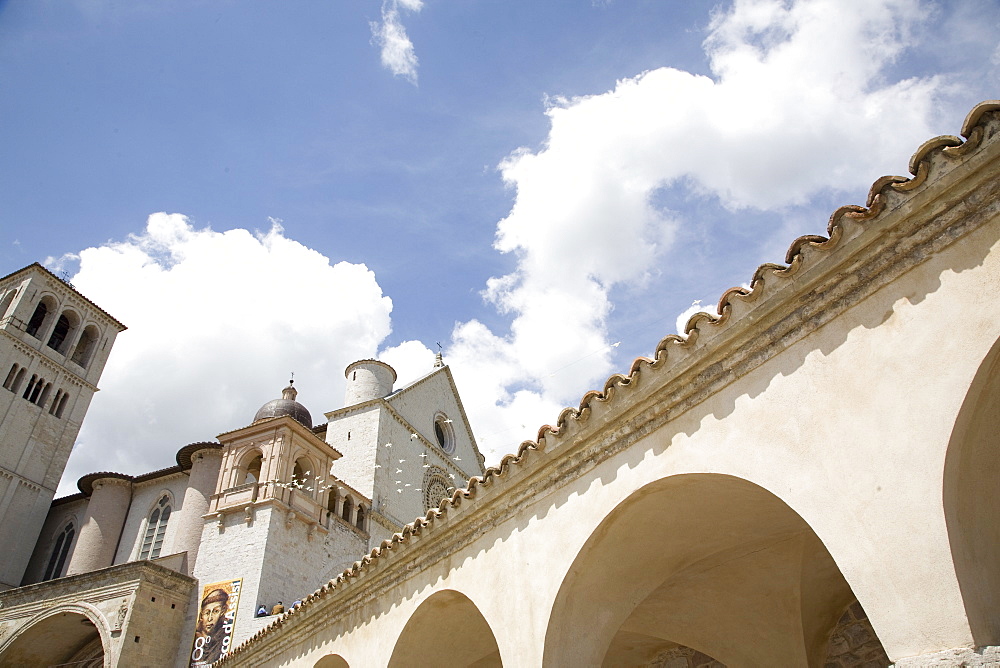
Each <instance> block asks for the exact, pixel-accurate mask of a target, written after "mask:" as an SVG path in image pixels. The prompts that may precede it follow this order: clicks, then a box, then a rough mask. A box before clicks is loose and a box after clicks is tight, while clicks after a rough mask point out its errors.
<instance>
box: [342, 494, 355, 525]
mask: <svg viewBox="0 0 1000 668" xmlns="http://www.w3.org/2000/svg"><path fill="white" fill-rule="evenodd" d="M353 511H354V501H353V500H352V499H351V497H349V496H345V497H344V509H343V511H342V512H341V515H340V516H341V518H343V520H344V521H345V522H347V523H348V524H350V522H351V513H352V512H353Z"/></svg>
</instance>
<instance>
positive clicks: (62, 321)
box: [45, 311, 80, 353]
mask: <svg viewBox="0 0 1000 668" xmlns="http://www.w3.org/2000/svg"><path fill="white" fill-rule="evenodd" d="M79 322H80V319H79V318H78V317H77V315H76V314H75V313H73V312H72V311H63V312H62V313H60V314H59V318H57V319H56V326H55V327H53V328H52V334H51V335H50V336H49V342H48V343H47V344H45V345H47V346H48V347H49V348H52V350H55V351H56V352H58V353H65V352H66V347H67V346H68V345H69V342H70V341H72V340H73V333H74V332H76V328H77V325H78V324H79Z"/></svg>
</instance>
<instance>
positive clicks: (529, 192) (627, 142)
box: [447, 0, 944, 461]
mask: <svg viewBox="0 0 1000 668" xmlns="http://www.w3.org/2000/svg"><path fill="white" fill-rule="evenodd" d="M927 15H928V14H927V11H926V10H925V7H924V5H923V4H922V3H921V2H919V1H918V0H880V1H873V0H837V1H836V2H834V1H833V0H799V1H797V2H787V1H778V0H737V1H736V2H735V3H734V4H733V5H731V6H730V7H729V8H728V9H726V10H722V11H718V12H717V13H716V14H715V15H713V17H712V20H711V22H710V25H709V30H708V36H707V38H706V40H705V42H704V48H705V53H706V56H707V58H708V62H709V63H710V67H711V72H712V77H708V76H700V75H696V74H691V73H688V72H683V71H680V70H677V69H672V68H667V67H664V68H659V69H655V70H651V71H648V72H644V73H642V74H639V75H638V76H635V77H632V78H628V79H623V80H620V81H618V82H617V85H616V86H615V87H614V89H613V90H610V91H608V92H606V93H603V94H599V95H590V96H584V97H577V98H572V99H568V100H566V99H559V98H556V99H555V100H554V101H552V100H550V102H549V103H550V106H549V108H548V110H547V112H546V113H547V114H548V116H549V119H550V122H551V127H550V131H549V134H548V137H547V139H546V141H545V143H544V145H543V146H542V147H541V148H540V149H538V150H532V149H529V148H521V149H519V150H517V151H515V152H513V153H512V154H511V155H510V156H509V157H508V158H507V159H506V160H504V161H503V162H502V163H501V165H500V171H501V174H502V176H503V179H504V181H505V182H506V183H507V184H508V185H509V186H510V187H511V188H512V189H513V190H514V191H515V193H516V195H515V200H514V204H513V206H512V208H511V210H510V213H509V214H508V215H507V216H506V217H505V218H504V219H503V220H501V221H500V222H499V224H498V226H497V235H496V242H495V247H496V248H497V249H498V250H499V251H501V252H503V253H514V254H515V255H516V257H517V267H516V269H515V270H514V271H513V272H512V273H510V274H508V275H506V276H502V277H497V278H494V279H491V280H490V281H489V283H488V285H487V287H486V290H485V292H484V295H485V297H486V299H487V300H489V301H490V302H491V303H493V304H494V305H495V306H496V308H497V309H498V311H499V312H501V313H505V314H509V315H510V316H512V324H511V327H510V330H509V332H506V333H501V334H497V333H494V332H493V331H491V330H490V329H488V328H487V327H486V326H484V325H483V324H482V323H480V322H477V321H470V322H466V323H460V324H459V325H457V326H456V328H455V331H454V333H453V340H452V342H451V345H450V347H449V349H448V351H447V357H448V359H449V360H450V362H451V364H452V366H453V368H454V370H455V373H456V376H457V377H458V380H459V387H460V389H461V390H462V391H463V393H464V395H465V396H466V397H467V404H469V405H471V406H472V407H473V409H472V410H471V411H470V412H471V413H472V419H473V422H474V426H475V427H476V429H477V433H478V434H480V441H481V445H483V446H484V449H485V450H486V451H488V452H489V455H488V459H490V460H493V461H495V460H496V458H498V457H499V456H500V455H501V454H502V453H503V452H507V451H511V450H512V449H513V448H514V447H515V446H516V444H517V441H518V440H520V438H522V437H523V436H533V434H534V432H535V429H536V428H537V427H538V425H539V424H541V423H543V422H547V421H552V420H555V418H556V416H557V414H558V410H559V408H560V407H561V406H563V405H575V404H576V402H577V401H578V400H579V397H580V396H581V395H582V394H583V392H584V391H585V390H586V389H588V388H590V387H594V386H597V385H599V384H601V383H602V382H603V380H604V378H605V377H607V375H608V374H609V373H610V372H611V371H612V369H611V366H610V365H611V361H612V356H611V347H610V345H609V339H608V326H607V324H608V318H609V315H610V314H611V312H612V310H613V306H614V305H613V304H612V303H611V300H610V298H609V294H610V290H611V289H612V288H613V287H614V286H616V285H635V284H641V283H642V282H643V281H644V280H646V279H647V277H648V275H649V273H650V272H651V271H652V270H654V269H655V268H656V263H657V262H658V261H661V260H662V259H663V258H664V252H665V250H667V249H668V248H669V247H670V245H671V243H672V240H673V238H674V232H675V230H676V229H677V226H678V225H679V224H680V222H681V221H679V220H678V217H677V214H676V213H674V212H672V211H670V210H667V209H664V208H663V207H662V206H657V205H656V204H654V202H653V200H652V195H653V194H654V193H655V192H657V191H662V189H664V188H669V187H670V186H673V185H677V186H679V187H681V188H682V189H685V190H686V191H687V192H693V193H695V194H697V195H699V196H712V197H715V198H717V201H719V202H721V203H722V204H723V206H725V207H727V208H729V209H731V210H734V211H735V210H738V209H741V208H753V209H757V210H771V211H780V210H781V209H782V208H783V207H787V206H790V205H797V204H802V203H805V202H807V201H808V199H809V198H810V197H812V196H814V195H816V194H817V193H819V192H822V191H831V190H842V189H851V188H854V189H857V188H866V187H867V185H868V184H870V183H871V181H872V180H873V179H874V178H875V177H877V176H879V175H881V174H882V173H888V172H898V171H899V169H900V168H901V166H903V165H905V160H906V158H907V157H908V156H909V154H910V152H911V151H912V150H913V149H914V148H915V147H916V146H918V145H919V144H920V143H921V142H922V141H923V140H924V139H926V138H927V137H928V136H931V134H932V133H931V131H930V127H931V125H930V123H931V120H932V111H933V110H934V109H935V107H936V105H937V103H938V96H939V95H940V94H941V92H940V91H941V89H942V87H943V85H944V80H943V79H942V78H941V77H935V76H930V77H923V78H907V79H901V80H891V79H890V78H889V75H888V72H889V68H890V66H891V65H893V64H894V63H895V62H896V61H897V59H899V58H900V56H901V54H903V53H904V52H905V51H906V49H908V48H910V47H912V46H913V45H914V38H913V37H912V34H913V29H914V27H915V26H918V25H919V24H920V22H921V21H925V20H926V18H927ZM747 270H748V271H751V270H752V267H748V268H747ZM698 310H701V309H698ZM709 310H714V309H709ZM685 321H686V317H685ZM681 325H683V323H681ZM652 343H653V342H650V345H651V346H652ZM595 351H598V352H596V353H595ZM582 358H587V363H586V364H573V362H574V361H576V360H580V359H582ZM562 367H565V368H564V370H562V371H560V372H559V373H556V374H554V375H553V374H551V373H550V370H551V369H553V368H556V369H558V368H562ZM470 399H471V400H470ZM541 413H544V415H541V417H540V419H536V416H537V415H539V414H541ZM521 424H525V425H527V428H526V429H525V430H524V431H523V432H522V433H521V434H518V435H516V436H510V435H508V434H509V432H510V431H511V430H512V429H518V428H519V425H521ZM495 435H499V436H497V437H495Z"/></svg>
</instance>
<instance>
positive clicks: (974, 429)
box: [943, 342, 1000, 647]
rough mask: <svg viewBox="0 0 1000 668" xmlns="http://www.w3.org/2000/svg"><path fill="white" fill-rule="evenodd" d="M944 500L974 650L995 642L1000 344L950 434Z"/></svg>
mask: <svg viewBox="0 0 1000 668" xmlns="http://www.w3.org/2000/svg"><path fill="white" fill-rule="evenodd" d="M943 501H944V514H945V522H946V523H947V527H948V540H949V542H950V543H951V553H952V559H953V561H954V564H955V575H956V576H957V577H958V585H959V588H960V590H961V592H962V602H963V603H964V605H965V611H966V614H967V615H968V620H969V628H970V630H971V631H972V637H973V640H974V642H975V645H976V646H977V647H982V646H985V645H997V644H1000V342H997V343H995V344H994V345H993V349H992V350H990V352H989V354H987V356H986V358H985V359H984V360H983V362H982V364H981V365H980V367H979V371H978V372H977V374H976V377H975V378H974V379H973V381H972V384H971V386H970V388H969V392H968V394H967V395H966V398H965V401H964V402H963V404H962V408H961V410H960V411H959V413H958V418H957V420H956V421H955V427H954V429H953V430H952V435H951V441H950V442H949V443H948V453H947V455H946V458H945V465H944V481H943Z"/></svg>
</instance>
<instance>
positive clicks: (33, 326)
mask: <svg viewBox="0 0 1000 668" xmlns="http://www.w3.org/2000/svg"><path fill="white" fill-rule="evenodd" d="M48 314H49V306H48V304H46V303H45V302H44V301H41V302H38V306H36V307H35V312H34V313H32V314H31V318H30V319H29V320H28V326H27V327H26V328H25V330H24V331H25V332H26V333H27V334H30V335H31V336H33V337H35V338H36V339H37V338H38V331H39V330H40V329H41V328H42V325H43V324H45V316H47V315H48Z"/></svg>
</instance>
